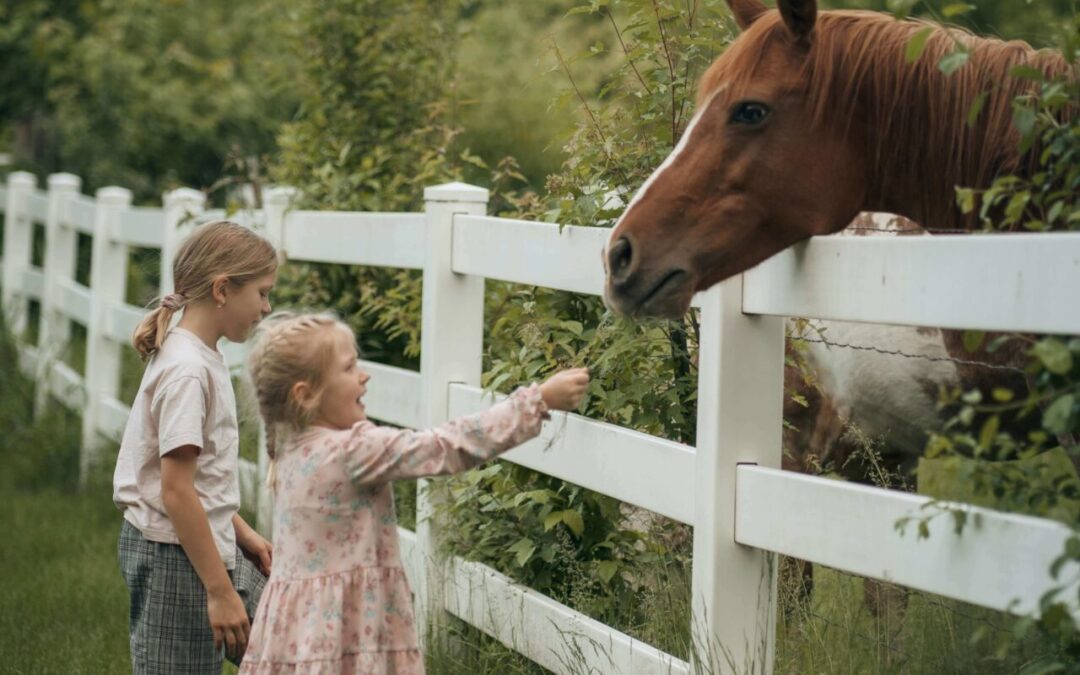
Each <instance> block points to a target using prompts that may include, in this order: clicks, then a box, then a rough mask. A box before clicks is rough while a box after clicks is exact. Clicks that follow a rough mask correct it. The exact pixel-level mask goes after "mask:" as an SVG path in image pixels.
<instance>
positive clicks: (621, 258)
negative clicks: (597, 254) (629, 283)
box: [608, 237, 634, 281]
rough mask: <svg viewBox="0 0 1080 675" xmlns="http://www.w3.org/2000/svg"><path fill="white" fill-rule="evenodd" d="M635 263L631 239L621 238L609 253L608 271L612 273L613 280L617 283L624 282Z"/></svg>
mask: <svg viewBox="0 0 1080 675" xmlns="http://www.w3.org/2000/svg"><path fill="white" fill-rule="evenodd" d="M633 262H634V247H633V246H631V245H630V240H629V239H627V238H626V237H619V240H618V241H616V242H615V244H614V245H612V247H611V250H610V251H608V269H609V270H610V271H611V278H612V279H614V280H615V281H622V280H624V279H625V278H626V277H627V275H628V274H629V273H630V267H631V263H633Z"/></svg>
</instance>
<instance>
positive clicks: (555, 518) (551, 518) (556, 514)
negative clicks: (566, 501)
mask: <svg viewBox="0 0 1080 675" xmlns="http://www.w3.org/2000/svg"><path fill="white" fill-rule="evenodd" d="M562 514H563V512H562V511H552V512H551V513H549V514H548V516H547V518H544V532H547V531H548V530H550V529H551V528H553V527H555V526H556V525H558V524H559V523H561V522H562Z"/></svg>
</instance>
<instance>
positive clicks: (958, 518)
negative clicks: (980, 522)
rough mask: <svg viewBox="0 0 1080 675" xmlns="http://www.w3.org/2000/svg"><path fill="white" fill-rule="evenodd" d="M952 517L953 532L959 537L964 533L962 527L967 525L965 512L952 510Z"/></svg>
mask: <svg viewBox="0 0 1080 675" xmlns="http://www.w3.org/2000/svg"><path fill="white" fill-rule="evenodd" d="M951 513H952V517H953V532H954V533H956V536H958V537H959V536H960V535H961V534H963V532H964V525H966V524H967V516H968V514H967V511H964V510H963V509H953V510H952V511H951Z"/></svg>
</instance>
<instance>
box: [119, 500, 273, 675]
mask: <svg viewBox="0 0 1080 675" xmlns="http://www.w3.org/2000/svg"><path fill="white" fill-rule="evenodd" d="M120 572H121V574H123V576H124V581H125V582H126V583H127V587H128V591H129V592H130V594H131V615H130V633H131V669H132V671H133V672H134V673H135V675H188V674H191V675H203V674H206V675H221V667H222V665H223V650H215V649H214V633H213V631H212V630H211V629H210V618H209V616H208V615H207V613H206V588H205V587H204V586H203V585H202V581H200V580H199V575H198V574H196V573H195V568H194V567H192V565H191V561H190V560H188V557H187V554H186V553H184V549H183V548H181V547H180V546H179V545H178V544H162V543H158V542H154V541H148V540H146V539H144V538H143V536H142V533H141V532H139V530H138V528H136V527H135V526H134V525H132V524H131V523H129V522H128V521H126V520H125V521H124V525H123V527H122V528H121V529H120ZM229 578H230V579H232V582H233V586H234V587H235V588H236V590H237V592H238V593H239V594H240V599H241V600H242V601H243V602H244V607H245V608H246V609H247V613H248V619H249V620H251V619H253V618H254V616H255V608H256V607H257V606H258V604H259V597H260V596H261V595H262V590H263V586H264V585H265V584H266V577H264V576H263V575H262V572H260V571H259V570H258V568H256V567H255V565H253V564H252V563H251V562H250V561H249V560H248V559H247V558H245V557H244V556H243V554H242V553H241V552H240V549H239V548H237V549H236V566H235V568H234V569H232V570H229ZM229 660H230V661H233V663H235V664H236V665H240V659H239V658H236V659H235V660H234V659H233V658H231V657H230V659H229Z"/></svg>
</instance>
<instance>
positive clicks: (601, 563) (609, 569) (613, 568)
mask: <svg viewBox="0 0 1080 675" xmlns="http://www.w3.org/2000/svg"><path fill="white" fill-rule="evenodd" d="M618 571H619V563H617V562H615V561H614V560H597V561H596V572H597V574H599V575H600V579H601V580H602V581H603V582H604V583H605V584H606V583H607V582H609V581H611V578H612V577H614V576H615V573H616V572H618Z"/></svg>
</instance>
